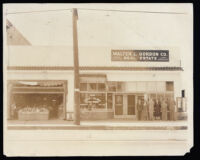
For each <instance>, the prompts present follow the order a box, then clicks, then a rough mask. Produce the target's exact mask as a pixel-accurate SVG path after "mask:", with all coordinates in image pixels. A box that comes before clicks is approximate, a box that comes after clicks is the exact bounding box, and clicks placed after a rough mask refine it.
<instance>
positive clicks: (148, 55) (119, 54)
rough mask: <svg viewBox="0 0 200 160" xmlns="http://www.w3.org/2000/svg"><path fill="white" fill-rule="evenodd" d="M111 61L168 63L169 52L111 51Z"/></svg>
mask: <svg viewBox="0 0 200 160" xmlns="http://www.w3.org/2000/svg"><path fill="white" fill-rule="evenodd" d="M111 60H112V61H141V62H169V50H111Z"/></svg>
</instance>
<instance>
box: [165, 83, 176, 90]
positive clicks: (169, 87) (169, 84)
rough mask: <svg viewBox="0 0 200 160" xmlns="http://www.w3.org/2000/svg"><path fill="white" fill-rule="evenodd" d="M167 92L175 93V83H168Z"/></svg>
mask: <svg viewBox="0 0 200 160" xmlns="http://www.w3.org/2000/svg"><path fill="white" fill-rule="evenodd" d="M166 91H174V83H173V82H166Z"/></svg>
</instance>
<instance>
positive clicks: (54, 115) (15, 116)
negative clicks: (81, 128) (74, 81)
mask: <svg viewBox="0 0 200 160" xmlns="http://www.w3.org/2000/svg"><path fill="white" fill-rule="evenodd" d="M7 85H8V88H9V92H8V95H9V96H8V98H9V100H8V102H9V103H8V119H10V120H57V119H60V120H61V119H65V116H66V115H65V112H66V103H65V101H66V96H67V88H66V87H67V81H49V80H46V81H44V80H41V81H35V80H33V81H31V80H28V81H22V80H15V81H13V80H9V81H8V84H7Z"/></svg>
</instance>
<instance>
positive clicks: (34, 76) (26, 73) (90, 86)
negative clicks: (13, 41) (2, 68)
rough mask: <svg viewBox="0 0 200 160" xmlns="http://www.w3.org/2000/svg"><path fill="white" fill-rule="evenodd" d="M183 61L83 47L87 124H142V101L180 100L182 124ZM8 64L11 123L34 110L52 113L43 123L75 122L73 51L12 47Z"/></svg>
mask: <svg viewBox="0 0 200 160" xmlns="http://www.w3.org/2000/svg"><path fill="white" fill-rule="evenodd" d="M119 48H120V49H119ZM116 49H117V50H116ZM133 50H136V52H133ZM162 51H163V52H162ZM160 54H167V55H164V56H163V57H164V58H163V57H160ZM180 62H181V59H180V57H179V52H178V50H177V49H176V48H167V47H165V49H164V50H160V49H153V50H149V48H131V47H125V48H124V47H118V48H116V47H80V48H79V64H80V68H79V69H80V111H81V112H80V114H81V115H80V116H81V119H82V120H99V119H103V120H109V119H131V120H138V119H139V118H138V116H139V109H138V104H139V101H141V102H144V101H146V100H147V101H148V100H149V99H152V100H153V101H156V100H159V101H162V100H164V101H167V100H169V99H171V100H172V99H173V100H175V102H176V105H175V107H174V114H175V116H176V119H181V116H180V115H181V114H183V113H185V112H186V107H185V103H183V100H182V99H181V104H179V103H178V102H179V101H178V100H179V99H180V98H181V97H182V92H183V90H184V86H183V85H182V80H181V74H182V72H183V71H184V69H183V68H182V67H181V66H180ZM7 64H8V65H7V91H8V92H7V94H8V96H7V97H8V106H7V114H8V116H7V117H8V119H10V120H12V119H13V120H20V118H21V119H22V120H26V116H24V117H23V116H22V117H20V116H21V115H20V113H22V112H23V111H24V112H26V111H27V112H28V111H30V112H32V110H35V112H37V111H38V112H40V110H47V111H48V117H47V118H46V119H45V118H44V116H43V117H42V116H40V118H38V119H40V120H47V119H49V120H56V119H60V120H73V119H74V117H73V116H74V115H73V113H74V71H73V50H72V47H66V46H61V47H41V46H17V47H16V46H15V47H14V46H10V48H9V60H8V61H7ZM183 104H184V107H185V108H183ZM20 111H22V112H20ZM19 112H20V113H19ZM154 112H155V111H154ZM160 112H161V111H160ZM29 117H30V116H29ZM33 119H34V117H33ZM36 119H37V118H36ZM157 119H158V120H161V119H162V118H161V117H160V118H159V117H158V118H156V117H155V120H157ZM167 120H170V109H169V106H168V107H167Z"/></svg>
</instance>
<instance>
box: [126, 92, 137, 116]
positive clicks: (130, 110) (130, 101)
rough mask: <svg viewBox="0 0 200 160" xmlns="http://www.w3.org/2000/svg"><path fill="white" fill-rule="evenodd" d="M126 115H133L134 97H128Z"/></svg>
mask: <svg viewBox="0 0 200 160" xmlns="http://www.w3.org/2000/svg"><path fill="white" fill-rule="evenodd" d="M127 98H128V99H127V102H128V104H127V105H128V115H135V95H128V97H127Z"/></svg>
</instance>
